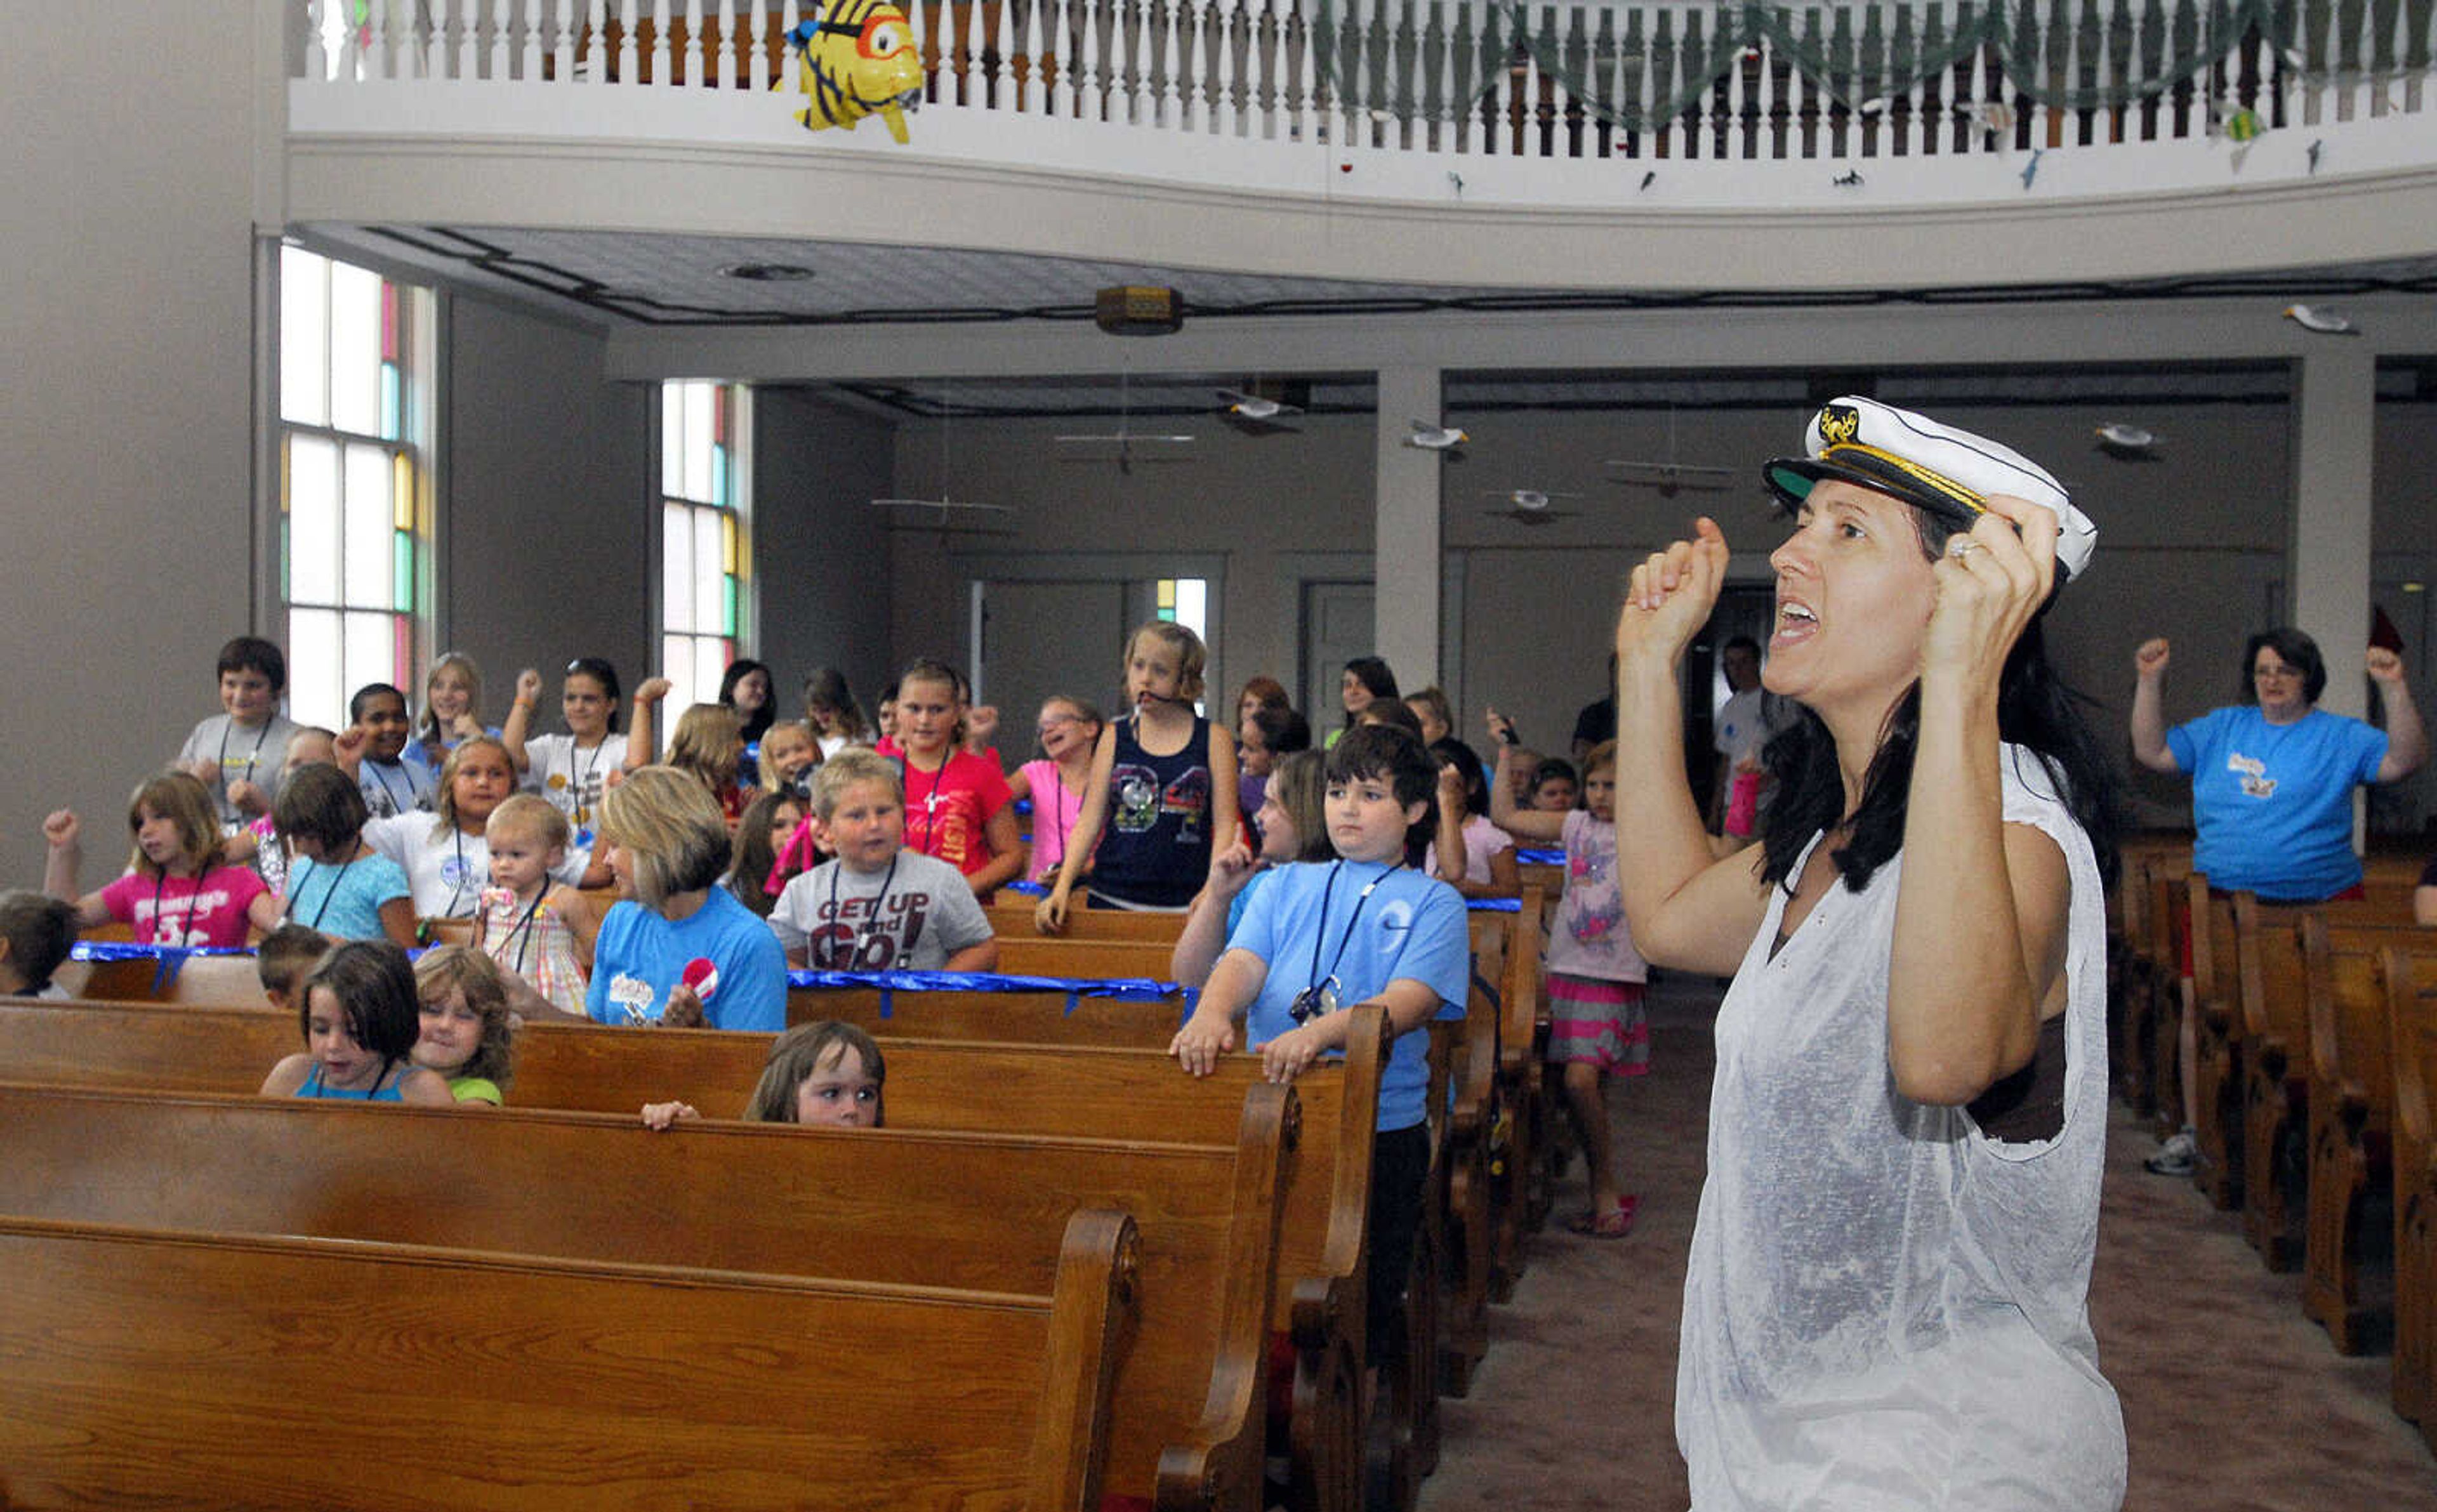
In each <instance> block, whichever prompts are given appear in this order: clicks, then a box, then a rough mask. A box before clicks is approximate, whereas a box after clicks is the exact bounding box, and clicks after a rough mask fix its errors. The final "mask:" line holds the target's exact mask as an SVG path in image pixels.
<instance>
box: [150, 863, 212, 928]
mask: <svg viewBox="0 0 2437 1512" xmlns="http://www.w3.org/2000/svg"><path fill="white" fill-rule="evenodd" d="M194 880H195V887H194V891H193V892H191V893H188V894H187V895H186V912H185V913H184V915H183V916H182V917H180V919H179V920H178V937H177V938H176V939H174V940H164V939H162V938H161V893H162V890H163V889H164V888H167V886H168V885H169V868H167V866H164V867H162V868H161V875H160V876H158V877H156V878H153V879H152V943H153V944H154V945H184V944H185V943H186V930H188V929H190V928H192V927H193V925H194V922H195V910H196V908H197V907H198V906H199V905H201V903H202V898H203V874H202V873H201V872H197V873H196V874H195V879H194Z"/></svg>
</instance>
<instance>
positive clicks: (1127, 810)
mask: <svg viewBox="0 0 2437 1512" xmlns="http://www.w3.org/2000/svg"><path fill="white" fill-rule="evenodd" d="M1109 791H1111V792H1112V793H1114V794H1115V795H1116V800H1117V812H1116V817H1115V819H1114V820H1113V821H1112V823H1113V824H1114V825H1115V826H1116V830H1117V833H1118V834H1121V835H1139V834H1141V833H1143V832H1144V831H1145V830H1147V829H1148V828H1150V826H1153V825H1155V824H1157V823H1159V808H1160V792H1159V773H1156V772H1153V771H1152V770H1151V769H1150V768H1148V767H1144V766H1136V765H1134V764H1133V763H1132V762H1127V763H1124V764H1123V765H1120V766H1116V767H1113V768H1112V769H1110V772H1109Z"/></svg>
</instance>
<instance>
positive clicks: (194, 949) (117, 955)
mask: <svg viewBox="0 0 2437 1512" xmlns="http://www.w3.org/2000/svg"><path fill="white" fill-rule="evenodd" d="M252 954H254V952H253V951H252V950H249V949H246V948H244V947H240V946H226V945H134V944H131V943H129V942H127V941H123V940H79V941H78V942H77V943H76V944H75V946H73V947H70V949H69V951H68V959H69V960H71V961H149V962H152V963H153V968H152V990H153V991H154V992H167V991H168V990H169V988H170V986H171V985H172V984H173V983H174V982H177V980H178V968H179V967H181V966H183V965H185V964H186V958H187V957H188V956H193V955H252Z"/></svg>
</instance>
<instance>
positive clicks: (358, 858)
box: [272, 766, 415, 949]
mask: <svg viewBox="0 0 2437 1512" xmlns="http://www.w3.org/2000/svg"><path fill="white" fill-rule="evenodd" d="M272 818H273V819H274V820H275V821H276V822H277V823H278V826H279V838H280V839H281V840H282V841H284V842H285V843H287V846H288V850H289V858H290V859H289V863H288V899H287V903H286V905H285V907H284V910H283V914H284V916H285V917H287V918H289V919H292V920H294V921H296V922H297V923H300V924H303V925H306V926H307V927H308V928H310V929H312V930H318V931H319V932H321V933H323V934H326V935H329V936H331V937H332V938H334V939H340V940H381V939H385V940H388V941H389V942H390V943H391V944H392V945H394V946H397V947H400V948H402V949H406V948H412V947H413V945H414V943H415V932H414V931H415V924H414V899H413V897H412V895H410V890H409V889H408V886H407V881H406V873H405V872H404V871H403V870H402V869H401V868H400V867H399V866H398V864H397V862H395V861H394V860H390V859H389V858H388V857H386V856H384V855H382V854H381V853H380V852H378V851H377V850H375V849H373V847H372V846H371V845H370V844H369V843H366V842H365V840H364V826H365V825H366V824H367V823H368V822H369V821H370V820H371V818H372V815H371V814H370V813H368V812H367V811H366V810H365V807H364V795H363V790H362V789H360V788H359V787H358V786H357V785H356V784H355V783H354V782H352V781H350V780H349V779H348V777H347V774H346V773H343V772H341V771H340V770H339V769H338V768H337V767H324V766H312V767H307V768H305V769H304V770H302V771H300V772H298V773H294V774H293V775H291V776H290V777H289V779H288V780H287V781H286V782H283V783H281V784H280V787H279V796H278V797H277V798H276V799H274V800H273V801H272Z"/></svg>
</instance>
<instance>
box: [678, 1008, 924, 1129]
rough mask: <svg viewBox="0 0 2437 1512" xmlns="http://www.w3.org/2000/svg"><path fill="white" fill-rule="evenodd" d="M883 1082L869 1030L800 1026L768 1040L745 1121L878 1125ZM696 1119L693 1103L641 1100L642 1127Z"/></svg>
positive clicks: (884, 1071)
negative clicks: (768, 1052) (765, 1056)
mask: <svg viewBox="0 0 2437 1512" xmlns="http://www.w3.org/2000/svg"><path fill="white" fill-rule="evenodd" d="M887 1081H888V1063H887V1062H886V1061H885V1060H883V1059H882V1058H881V1055H880V1047H879V1045H877V1044H876V1043H874V1042H873V1040H872V1037H871V1036H870V1035H869V1034H865V1033H864V1032H863V1031H862V1030H860V1029H858V1028H856V1027H855V1026H854V1025H852V1024H844V1023H839V1022H837V1021H836V1020H834V1019H815V1021H814V1022H812V1023H809V1024H798V1025H797V1026H796V1027H795V1028H793V1029H790V1030H788V1031H787V1032H786V1033H785V1034H780V1036H779V1037H778V1038H776V1039H774V1040H772V1041H771V1042H770V1054H769V1056H768V1058H767V1059H765V1060H763V1063H762V1079H761V1081H760V1082H758V1083H756V1084H755V1085H754V1087H753V1095H752V1096H751V1097H750V1098H749V1099H747V1100H746V1102H745V1121H746V1122H748V1123H801V1124H804V1125H805V1126H807V1127H811V1128H835V1129H876V1128H879V1127H880V1126H881V1125H882V1124H884V1123H885V1122H887V1121H888V1118H887V1111H888V1110H887V1105H886V1104H885V1102H884V1101H883V1099H882V1096H881V1093H882V1090H883V1089H884V1087H885V1086H886V1084H887ZM700 1117H702V1114H701V1113H700V1112H699V1111H697V1110H696V1109H695V1107H694V1106H693V1104H691V1103H646V1104H643V1126H644V1127H645V1128H650V1129H665V1128H668V1127H669V1126H670V1125H671V1124H674V1123H677V1122H681V1121H687V1120H691V1119H698V1118H700Z"/></svg>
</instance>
